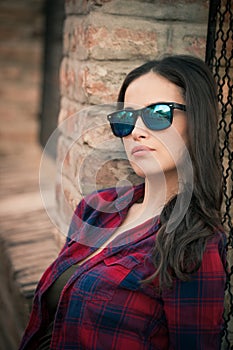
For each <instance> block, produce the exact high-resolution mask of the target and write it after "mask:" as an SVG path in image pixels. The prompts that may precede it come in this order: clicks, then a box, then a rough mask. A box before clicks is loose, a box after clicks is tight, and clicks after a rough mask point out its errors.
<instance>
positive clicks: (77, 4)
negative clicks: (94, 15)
mask: <svg viewBox="0 0 233 350" xmlns="http://www.w3.org/2000/svg"><path fill="white" fill-rule="evenodd" d="M90 5H91V4H90V1H88V0H65V11H66V14H67V15H70V14H76V15H83V14H86V13H88V11H89V9H90Z"/></svg>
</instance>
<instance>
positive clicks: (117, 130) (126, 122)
mask: <svg viewBox="0 0 233 350" xmlns="http://www.w3.org/2000/svg"><path fill="white" fill-rule="evenodd" d="M111 127H112V131H113V133H114V134H115V135H116V136H118V137H124V136H127V135H129V134H131V132H132V131H133V128H134V116H133V112H131V111H126V110H125V111H118V112H116V113H113V114H112V115H111Z"/></svg>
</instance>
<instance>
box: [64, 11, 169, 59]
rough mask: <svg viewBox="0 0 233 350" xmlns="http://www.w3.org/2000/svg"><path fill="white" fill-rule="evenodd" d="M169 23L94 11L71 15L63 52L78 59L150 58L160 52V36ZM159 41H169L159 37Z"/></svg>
mask: <svg viewBox="0 0 233 350" xmlns="http://www.w3.org/2000/svg"><path fill="white" fill-rule="evenodd" d="M166 28H167V23H165V22H164V23H158V22H151V21H145V20H143V19H138V20H137V21H135V20H133V19H132V18H125V17H122V18H121V21H120V25H119V20H118V18H115V17H113V16H106V15H105V16H104V15H103V14H100V13H91V14H89V15H88V16H86V17H85V18H84V19H83V18H75V17H70V18H68V19H67V21H66V25H65V31H64V33H65V34H64V52H65V53H66V54H69V56H71V57H73V58H74V57H75V58H77V59H79V60H84V59H87V58H93V59H96V60H113V59H115V60H126V59H144V60H145V59H150V58H152V57H154V56H155V55H156V54H157V53H158V43H157V42H158V37H159V34H160V33H161V32H164V31H166ZM159 40H160V42H161V41H162V40H163V41H164V42H165V41H166V38H165V37H164V36H162V37H161V36H160V38H159Z"/></svg>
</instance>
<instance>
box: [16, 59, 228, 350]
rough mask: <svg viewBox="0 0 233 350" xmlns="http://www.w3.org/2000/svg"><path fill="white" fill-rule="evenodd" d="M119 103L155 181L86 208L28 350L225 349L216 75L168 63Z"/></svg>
mask: <svg viewBox="0 0 233 350" xmlns="http://www.w3.org/2000/svg"><path fill="white" fill-rule="evenodd" d="M118 101H119V102H123V104H124V109H123V110H119V109H118V110H117V111H115V112H113V113H112V114H110V115H109V116H108V120H109V121H110V124H111V127H112V130H113V133H114V134H115V135H116V136H117V137H121V138H122V141H123V144H124V147H125V150H126V153H127V156H128V158H129V161H130V162H131V164H132V167H133V169H134V170H135V172H136V173H137V174H138V175H139V176H141V177H143V178H144V181H145V183H144V184H142V185H139V186H135V187H134V188H122V189H120V190H119V189H118V191H117V190H116V189H114V188H112V189H106V190H102V191H99V192H95V193H92V194H91V195H89V196H87V197H86V198H84V199H83V200H82V201H81V202H80V204H79V205H78V207H77V209H76V211H75V215H74V217H73V220H72V223H71V226H70V230H69V235H68V236H69V238H68V239H67V242H66V244H65V246H64V247H63V249H62V251H61V252H60V254H59V256H58V258H57V259H56V261H55V262H54V263H53V264H52V265H51V266H50V267H49V268H48V269H47V271H46V272H45V273H44V275H43V277H42V279H41V280H40V282H39V284H38V287H37V290H36V294H35V299H34V304H33V310H32V314H31V318H30V321H29V325H28V327H27V329H26V331H25V334H24V337H23V339H22V342H21V346H20V349H56V350H57V349H90V350H94V349H98V350H100V349H106V350H110V349H116V350H118V349H119V350H124V349H131V348H132V349H134V350H144V349H161V350H162V349H176V350H177V349H185V350H186V349H189V350H190V349H196V350H201V349H204V350H214V349H219V348H220V343H221V329H222V324H223V319H222V313H223V303H224V282H225V270H224V260H225V248H224V241H225V237H224V234H223V233H222V229H221V224H220V207H221V199H222V198H221V173H220V169H221V167H220V166H219V161H218V151H219V149H218V138H217V100H216V90H215V84H214V81H213V78H212V76H211V74H210V72H209V70H208V68H207V67H206V66H205V64H204V63H203V62H202V61H201V60H199V59H197V58H194V57H190V56H182V55H180V56H170V57H169V56H168V57H165V58H163V59H161V60H156V61H151V62H148V63H146V64H144V65H142V66H140V67H138V68H136V69H135V70H133V71H132V72H130V73H129V74H128V76H127V77H126V79H125V81H124V82H123V85H122V87H121V90H120V93H119V98H118ZM119 105H120V103H119ZM190 164H191V165H192V166H190Z"/></svg>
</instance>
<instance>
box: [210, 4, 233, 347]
mask: <svg viewBox="0 0 233 350" xmlns="http://www.w3.org/2000/svg"><path fill="white" fill-rule="evenodd" d="M209 6H210V7H209V22H208V34H207V46H206V62H207V63H208V65H209V66H210V67H211V69H212V72H213V74H214V77H215V79H216V82H217V84H218V100H219V107H220V118H219V139H220V155H221V159H222V165H223V176H224V188H223V196H224V204H223V208H222V213H223V225H224V227H225V229H226V232H227V234H228V242H227V261H228V266H227V270H228V275H227V283H226V297H225V300H226V302H225V313H224V319H225V325H224V330H223V337H222V350H229V349H230V350H232V349H233V91H232V90H233V89H232V88H233V86H232V85H233V84H232V80H233V48H232V46H233V4H232V0H210V5H209Z"/></svg>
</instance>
